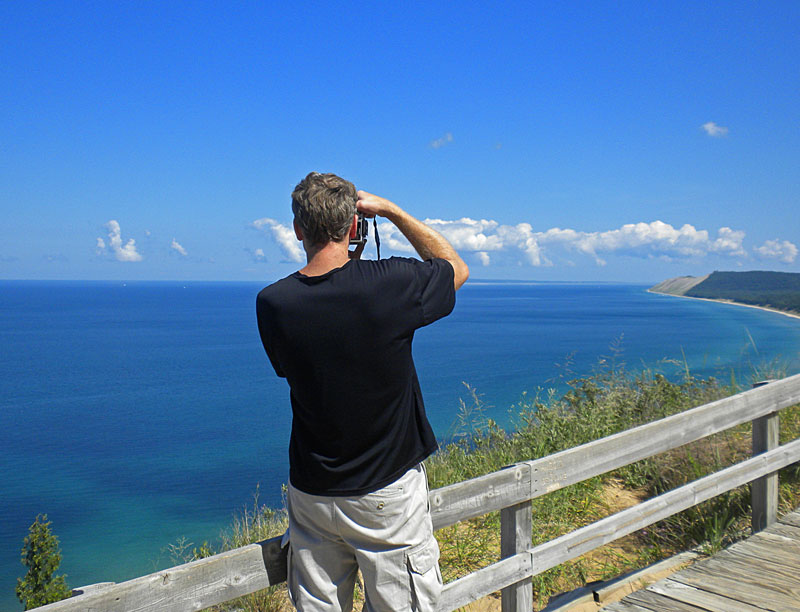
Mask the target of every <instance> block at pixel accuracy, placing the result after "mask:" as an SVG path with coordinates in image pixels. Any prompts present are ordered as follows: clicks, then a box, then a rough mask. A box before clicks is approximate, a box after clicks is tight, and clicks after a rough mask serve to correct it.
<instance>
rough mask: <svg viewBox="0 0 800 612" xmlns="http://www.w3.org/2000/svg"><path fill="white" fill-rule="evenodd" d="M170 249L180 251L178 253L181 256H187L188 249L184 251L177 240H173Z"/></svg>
mask: <svg viewBox="0 0 800 612" xmlns="http://www.w3.org/2000/svg"><path fill="white" fill-rule="evenodd" d="M169 248H171V249H174V250H176V251H178V253H180V254H181V255H183V256H184V257H186V255H187V253H186V249H184V248H183V247H182V246H181V245H180V243H179V242H178V241H177V240H175V238H173V239H172V243H171V244H170V245H169Z"/></svg>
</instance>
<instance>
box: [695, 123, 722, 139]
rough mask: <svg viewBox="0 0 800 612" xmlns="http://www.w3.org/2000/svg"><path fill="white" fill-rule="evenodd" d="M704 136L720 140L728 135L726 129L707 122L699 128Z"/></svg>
mask: <svg viewBox="0 0 800 612" xmlns="http://www.w3.org/2000/svg"><path fill="white" fill-rule="evenodd" d="M700 127H701V128H702V129H703V131H705V133H706V134H708V135H709V136H711V137H712V138H722V137H723V136H727V135H728V128H726V127H724V126H721V125H717V124H716V123H714V122H713V121H707V122H706V123H704V124H703V125H701V126H700Z"/></svg>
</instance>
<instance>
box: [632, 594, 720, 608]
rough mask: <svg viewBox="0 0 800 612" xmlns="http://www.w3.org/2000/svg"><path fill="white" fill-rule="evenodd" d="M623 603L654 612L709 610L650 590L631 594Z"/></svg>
mask: <svg viewBox="0 0 800 612" xmlns="http://www.w3.org/2000/svg"><path fill="white" fill-rule="evenodd" d="M623 601H625V602H629V603H633V604H637V605H639V606H642V607H643V608H647V609H649V610H653V611H654V612H707V608H700V607H698V606H693V605H692V604H689V603H686V602H684V601H680V600H678V599H672V598H671V597H667V596H665V595H661V594H659V593H656V592H654V591H648V590H642V591H637V592H636V593H631V594H630V595H628V596H627V597H626V598H625V599H623ZM728 610H729V611H730V612H732V611H731V610H730V608H728Z"/></svg>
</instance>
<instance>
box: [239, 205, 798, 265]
mask: <svg viewBox="0 0 800 612" xmlns="http://www.w3.org/2000/svg"><path fill="white" fill-rule="evenodd" d="M424 222H425V223H426V224H427V225H428V226H430V227H432V228H434V229H435V230H437V231H438V232H440V233H441V234H442V235H443V236H444V237H445V238H447V240H448V241H449V242H450V243H451V244H452V245H453V247H455V249H456V250H458V251H459V252H462V253H463V254H474V256H475V257H476V258H477V260H478V262H479V263H480V265H483V266H488V265H498V264H506V265H508V264H513V263H518V264H519V265H531V266H535V267H540V266H554V265H556V263H558V265H575V262H576V261H577V260H576V254H577V255H583V256H586V257H589V258H591V259H592V260H593V261H594V262H595V263H596V264H597V265H599V266H604V265H606V264H607V262H608V258H609V257H612V256H615V257H619V256H624V257H635V258H641V259H658V260H661V261H675V260H685V259H690V258H695V259H699V258H703V257H708V256H711V255H714V256H723V257H729V258H739V259H741V258H746V257H747V256H748V253H747V250H746V249H745V247H744V241H745V237H746V233H745V232H744V231H742V230H736V229H732V228H730V227H720V228H719V229H717V230H716V231H715V232H713V231H709V230H705V229H698V228H696V227H695V226H693V225H691V224H688V223H687V224H684V225H682V226H680V227H674V226H673V225H670V224H669V223H665V222H663V221H652V222H649V223H645V222H639V223H627V224H625V225H622V226H620V227H618V228H615V229H610V230H605V231H596V232H586V231H581V230H576V229H572V228H560V227H553V228H550V229H547V230H544V231H534V229H533V227H532V225H531V224H530V223H517V224H516V225H503V224H500V223H498V222H497V221H494V220H491V219H470V218H467V217H464V218H461V219H455V220H446V219H425V220H424ZM253 226H254V227H258V228H259V229H263V228H266V229H269V230H271V231H270V233H271V235H272V237H273V238H274V240H275V241H276V242H278V244H279V245H281V247H282V248H283V250H284V251H285V252H286V253H287V255H289V254H290V252H289V248H294V251H295V253H296V255H295V256H293V257H292V259H293V261H298V262H299V261H302V253H301V251H300V248H299V246H298V243H297V241H296V239H295V236H294V232H293V230H292V229H291V228H289V227H286V226H284V225H282V224H280V223H278V222H277V221H275V220H273V219H260V220H258V221H256V222H254V223H253ZM378 231H379V234H380V237H381V244H382V246H383V247H384V248H385V249H386V252H395V253H405V254H413V253H414V249H413V247H412V246H411V244H410V243H409V242H408V241H407V240H406V238H405V237H404V236H403V234H402V233H400V230H398V229H397V227H395V226H394V225H393V224H392V223H389V222H388V221H382V222H380V223H379V224H378ZM755 251H756V253H757V254H758V255H760V256H761V257H764V258H773V259H780V260H781V261H784V262H787V263H792V262H793V261H794V260H795V258H796V257H797V255H798V250H797V247H795V245H793V244H792V243H790V242H787V241H783V242H781V241H778V240H771V241H767V242H766V243H764V245H763V246H762V247H759V248H757V249H755Z"/></svg>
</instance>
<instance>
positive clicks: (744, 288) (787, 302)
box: [686, 272, 800, 313]
mask: <svg viewBox="0 0 800 612" xmlns="http://www.w3.org/2000/svg"><path fill="white" fill-rule="evenodd" d="M686 295H688V296H690V297H702V298H711V299H718V300H733V301H734V302H741V303H743V304H753V305H755V306H767V307H769V308H775V309H777V310H785V311H792V312H798V313H800V274H793V273H790V272H714V273H713V274H711V275H710V276H709V277H708V278H707V279H706V280H704V281H703V282H702V283H699V284H698V285H695V286H694V287H692V288H691V289H689V290H688V291H687V292H686Z"/></svg>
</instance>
